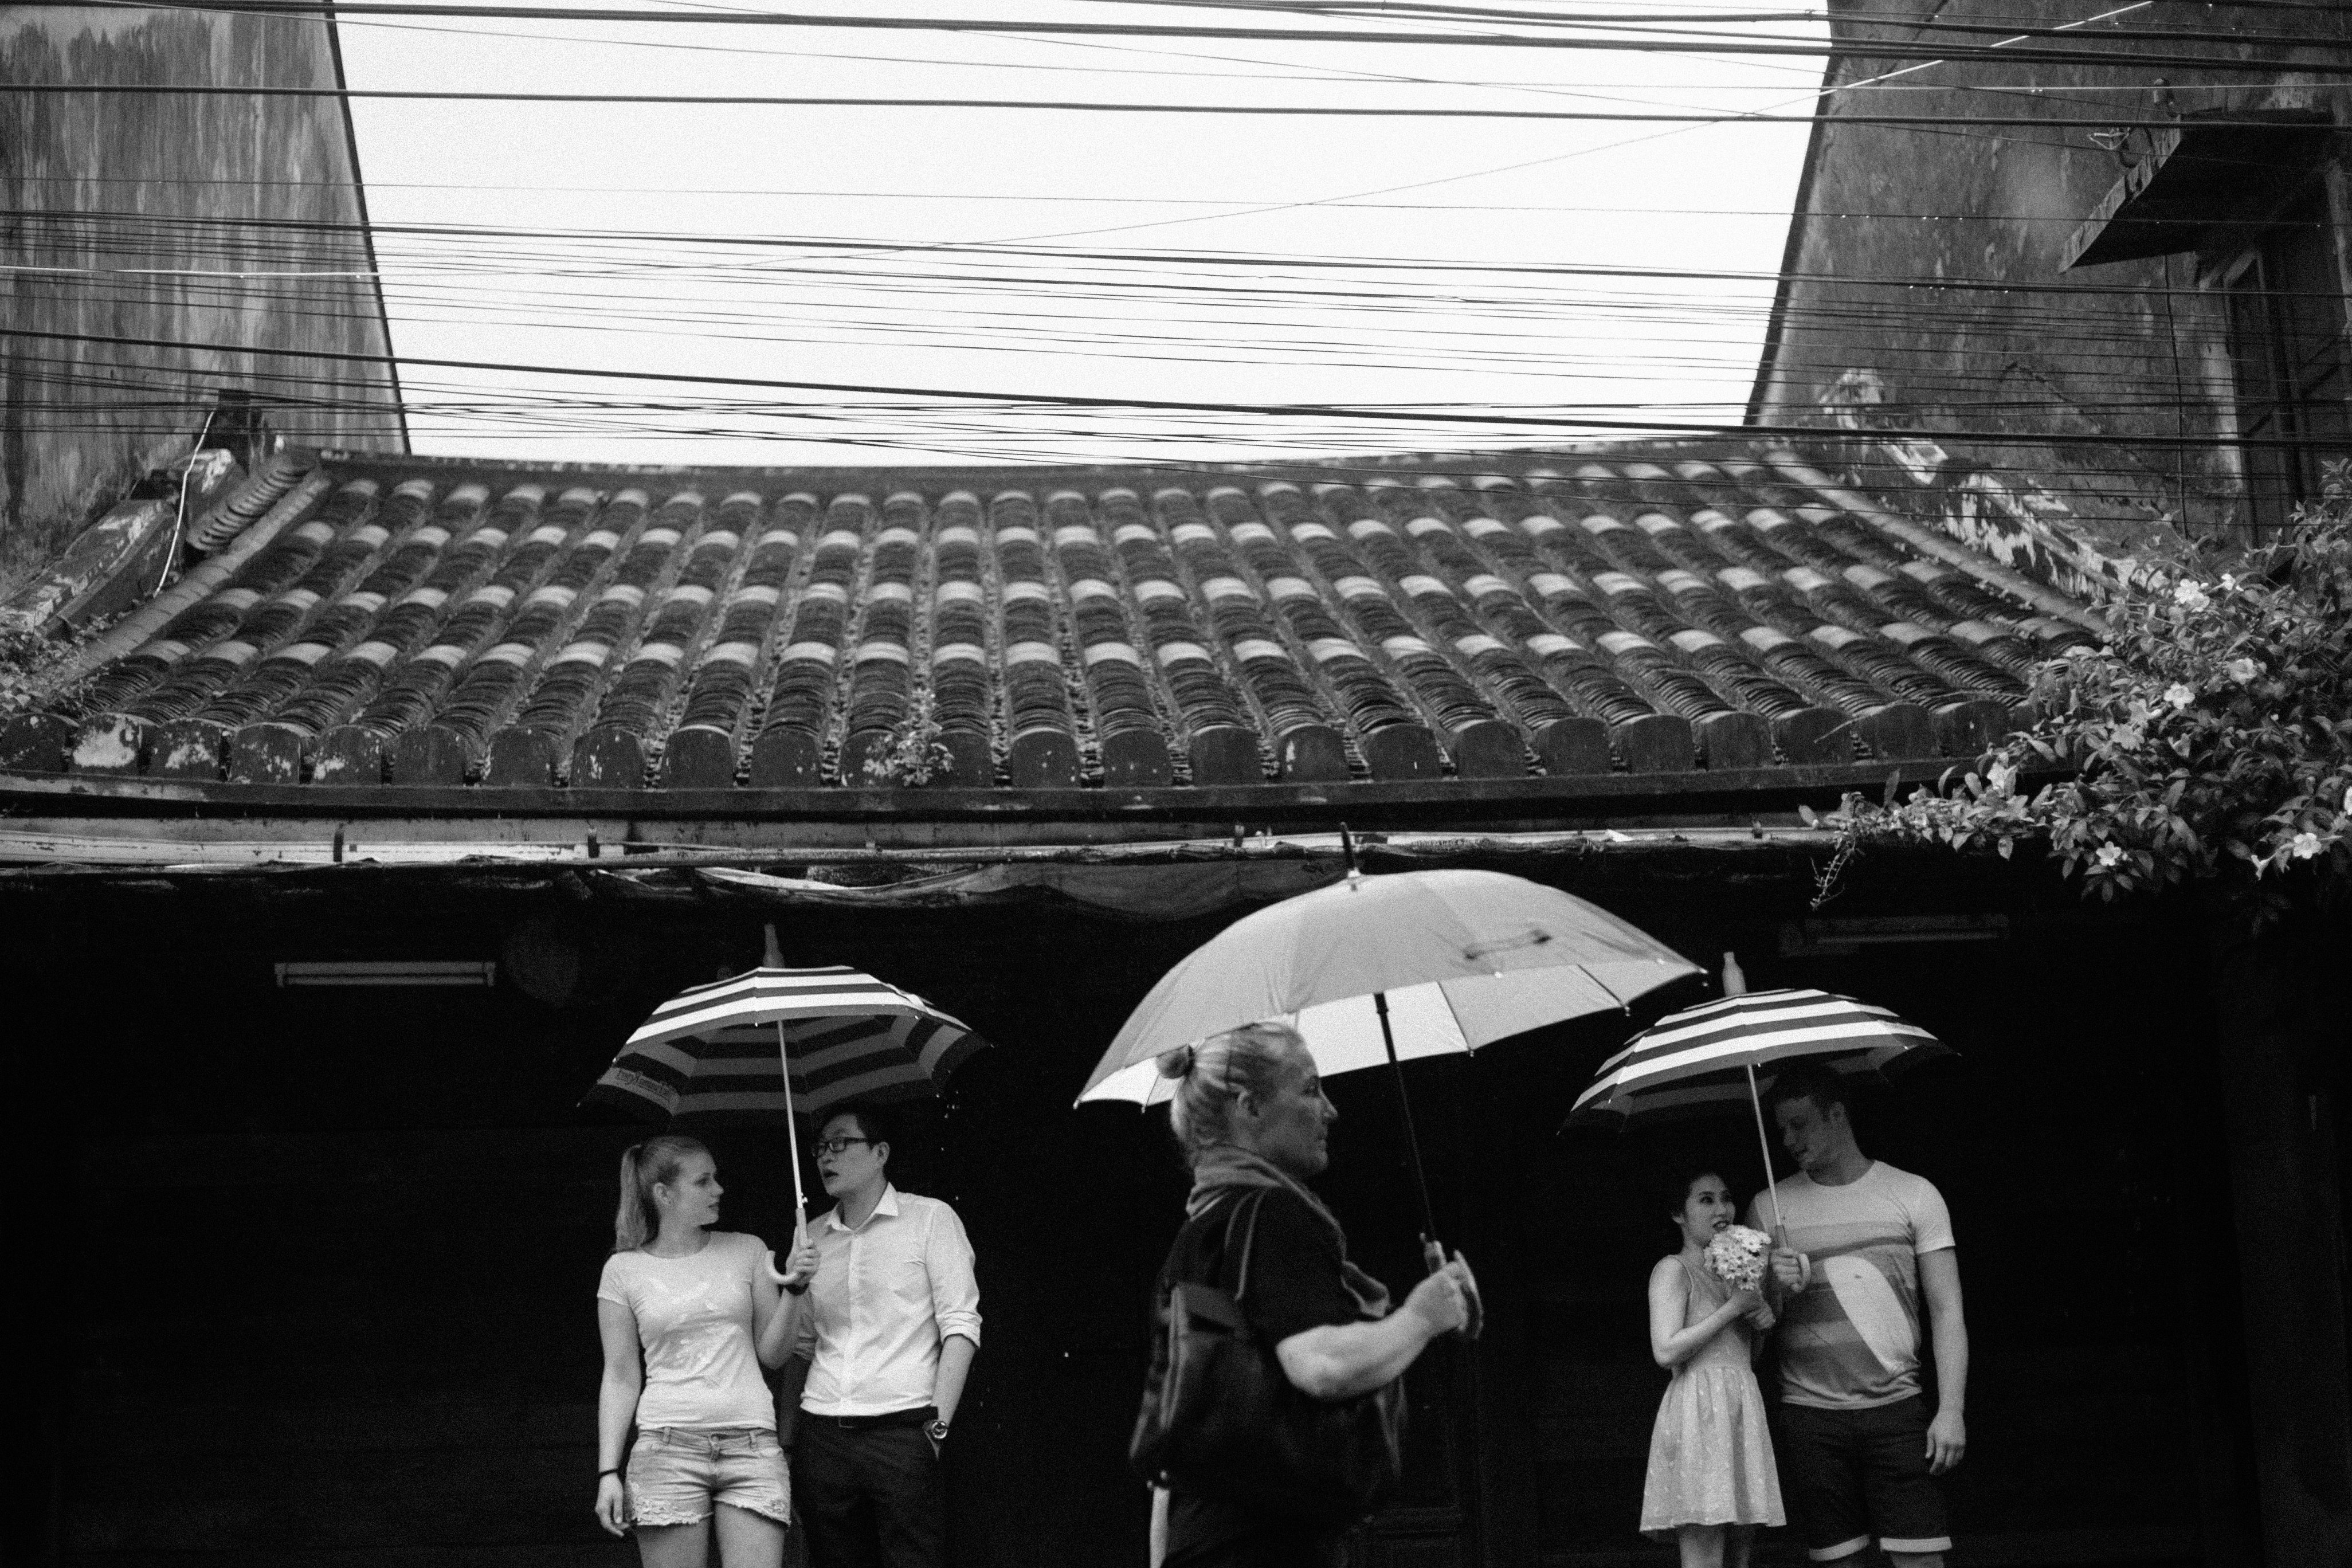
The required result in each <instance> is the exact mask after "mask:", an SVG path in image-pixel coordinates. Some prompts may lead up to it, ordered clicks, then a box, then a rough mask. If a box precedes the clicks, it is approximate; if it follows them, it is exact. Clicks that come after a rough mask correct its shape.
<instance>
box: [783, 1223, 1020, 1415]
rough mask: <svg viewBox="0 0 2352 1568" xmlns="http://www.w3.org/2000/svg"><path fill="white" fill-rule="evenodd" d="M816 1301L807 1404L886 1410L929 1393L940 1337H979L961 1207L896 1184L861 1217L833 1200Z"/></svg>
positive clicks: (807, 1341)
mask: <svg viewBox="0 0 2352 1568" xmlns="http://www.w3.org/2000/svg"><path fill="white" fill-rule="evenodd" d="M812 1239H813V1240H814V1242H815V1244H816V1253H817V1266H816V1278H815V1279H814V1280H813V1281H812V1282H811V1283H810V1285H809V1303H810V1305H811V1307H812V1308H813V1309H814V1310H812V1311H810V1312H809V1313H808V1314H807V1315H806V1316H805V1317H803V1319H802V1320H801V1334H800V1347H799V1348H800V1352H801V1353H802V1354H809V1353H810V1351H811V1348H812V1346H813V1347H814V1359H813V1361H812V1363H811V1365H810V1367H809V1376H808V1384H807V1386H806V1387H805V1388H804V1389H803V1392H802V1394H801V1408H802V1409H803V1410H807V1411H813V1412H814V1413H815V1414H816V1415H887V1414H888V1413H890V1412H891V1411H894V1410H919V1409H921V1408H922V1407H923V1406H924V1405H929V1403H931V1384H932V1382H933V1380H934V1378H935V1377H936V1376H937V1375H938V1373H939V1367H940V1345H941V1344H942V1343H943V1342H945V1341H946V1340H947V1338H948V1337H949V1336H950V1334H961V1335H962V1336H963V1337H964V1338H965V1339H968V1340H970V1341H971V1342H972V1343H973V1344H975V1345H976V1344H978V1343H980V1282H979V1281H978V1280H977V1279H973V1277H972V1272H971V1241H969V1240H968V1239H966V1237H965V1236H964V1233H963V1221H961V1220H960V1219H958V1218H957V1217H956V1212H955V1210H953V1209H951V1208H950V1207H948V1205H945V1204H943V1203H941V1202H940V1201H939V1199H937V1198H926V1197H919V1196H917V1195H916V1194H913V1193H902V1192H900V1191H899V1190H898V1188H896V1187H890V1186H886V1187H884V1188H883V1189H882V1201H881V1202H880V1203H878V1204H877V1205H874V1212H873V1213H872V1214H870V1215H866V1223H865V1224H864V1225H861V1226H856V1227H854V1228H853V1227H852V1226H846V1225H844V1224H843V1223H842V1219H841V1210H840V1209H839V1208H838V1207H836V1208H835V1209H834V1210H833V1212H832V1213H830V1214H828V1215H825V1216H824V1218H823V1219H821V1220H819V1221H817V1223H816V1226H815V1229H814V1232H813V1235H812Z"/></svg>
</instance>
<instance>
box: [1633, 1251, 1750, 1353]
mask: <svg viewBox="0 0 2352 1568" xmlns="http://www.w3.org/2000/svg"><path fill="white" fill-rule="evenodd" d="M1684 1299H1685V1286H1684V1284H1683V1266H1682V1265H1681V1264H1680V1263H1678V1262H1676V1261H1675V1259H1674V1258H1659V1259H1658V1266H1657V1267H1656V1268H1653V1269H1651V1270H1650V1359H1651V1360H1652V1361H1654V1362H1656V1363H1658V1364H1659V1365H1660V1366H1662V1367H1664V1368H1666V1369H1667V1370H1668V1371H1672V1370H1673V1369H1674V1368H1675V1367H1678V1366H1680V1365H1682V1363H1685V1362H1686V1361H1688V1360H1690V1358H1691V1357H1693V1356H1695V1355H1696V1354H1697V1353H1698V1352H1700V1351H1701V1350H1702V1349H1703V1348H1705V1346H1706V1342H1707V1341H1709V1340H1711V1339H1713V1338H1715V1336H1716V1335H1717V1334H1719V1333H1721V1332H1722V1331H1723V1330H1724V1327H1725V1325H1726V1324H1727V1323H1729V1322H1730V1321H1731V1320H1732V1319H1734V1318H1737V1317H1738V1316H1739V1315H1740V1314H1742V1313H1743V1312H1748V1311H1751V1310H1754V1309H1755V1307H1756V1305H1757V1304H1758V1302H1759V1301H1760V1300H1762V1298H1761V1297H1759V1295H1757V1293H1756V1292H1755V1291H1753V1290H1735V1291H1733V1292H1732V1295H1731V1300H1728V1301H1726V1302H1725V1303H1724V1304H1723V1305H1722V1306H1720V1307H1717V1309H1716V1310H1714V1311H1712V1312H1709V1313H1708V1314H1707V1315H1706V1317H1704V1318H1701V1319H1700V1320H1699V1321H1697V1322H1696V1323H1693V1324H1691V1325H1690V1326H1689V1327H1688V1328H1685V1327H1684V1326H1683V1303H1684Z"/></svg>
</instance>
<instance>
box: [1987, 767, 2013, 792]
mask: <svg viewBox="0 0 2352 1568" xmlns="http://www.w3.org/2000/svg"><path fill="white" fill-rule="evenodd" d="M1985 783H1986V784H1989V785H1990V786H1991V789H1992V791H1993V793H1994V794H1996V795H2007V794H2009V793H2010V792H2011V790H2013V789H2015V788H2016V787H2017V770H2016V769H2015V768H2014V767H2012V766H2011V765H2010V764H2009V763H1993V765H1992V766H1991V767H1990V769H1989V770H1987V772H1986V775H1985Z"/></svg>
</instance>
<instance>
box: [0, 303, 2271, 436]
mask: <svg viewBox="0 0 2352 1568" xmlns="http://www.w3.org/2000/svg"><path fill="white" fill-rule="evenodd" d="M0 338H14V339H21V340H28V341H36V342H84V343H100V344H106V345H109V346H112V347H122V348H147V349H161V350H168V351H173V352H177V353H219V354H232V355H235V354H255V355H260V356H263V357H267V358H273V359H290V360H301V361H316V362H320V363H337V364H379V365H386V366H392V365H404V366H420V367H425V368H429V369H436V370H464V371H488V372H493V373H497V374H511V375H541V376H562V377H566V378H573V379H583V380H599V381H628V382H663V383H668V384H677V385H691V386H729V387H739V388H744V389H751V390H759V391H769V392H818V393H850V394H855V395H861V396H883V397H924V398H938V399H946V400H952V401H960V402H973V403H993V404H1013V405H1031V406H1037V407H1053V408H1077V409H1141V410H1150V411H1171V412H1180V413H1197V414H1235V415H1245V416H1254V417H1275V418H1283V417H1290V418H1296V417H1302V416H1308V417H1332V418H1341V419H1361V420H1368V421H1382V422H1386V421H1396V422H1402V423H1412V424H1442V425H1455V424H1462V425H1482V426H1495V425H1503V426H1528V427H1533V428H1540V429H1567V430H1612V431H1637V432H1640V433H1643V434H1658V433H1672V434H1677V435H1696V436H1727V437H1751V438H1752V437H1757V436H1790V437H1819V436H1821V435H1822V434H1823V432H1822V430H1821V429H1820V428H1819V427H1818V426H1776V425H1762V424H1752V425H1743V424H1683V423H1669V422H1664V421H1654V420H1645V421H1629V420H1604V419H1571V418H1555V417H1549V416H1539V415H1522V414H1513V413H1509V412H1507V411H1499V412H1485V413H1477V414H1468V413H1458V412H1454V411H1452V410H1450V409H1428V408H1420V409H1402V408H1391V407H1387V406H1366V405H1347V404H1266V403H1235V402H1225V401H1197V400H1191V399H1178V398H1138V397H1101V396H1080V395H1070V394H1055V393H1014V392H996V391H986V392H983V391H975V390H971V389H966V388H951V387H924V386H888V385H876V384H867V383H854V382H829V381H796V380H784V379H781V378H771V377H764V376H735V375H711V374H698V373H691V372H671V371H646V370H621V369H598V368H594V367H591V366H583V365H551V364H527V363H510V362H502V361H493V360H462V359H441V358H432V357H425V356H419V355H398V356H395V355H392V354H373V353H350V352H343V351H337V350H329V349H278V348H262V347H257V346H254V345H250V344H234V343H211V342H187V341H184V340H174V339H170V338H141V337H131V336H123V335H115V334H110V333H96V332H39V331H26V330H23V329H19V328H14V327H0ZM1903 435H1904V436H1906V437H1913V438H1927V439H1937V438H1946V439H1954V440H1969V441H1972V442H1979V443H1985V442H1990V443H1992V444H1996V445H2000V444H2007V445H2021V444H2022V445H2032V446H2047V445H2049V444H2050V443H2051V440H2052V437H2050V436H2049V435H2048V434H2047V433H2036V434H2034V435H2032V436H2004V435H2000V434H1994V433H1988V432H1985V431H1981V430H1937V429H1919V430H1906V431H1905V432H1903ZM1874 438H1877V437H1874ZM2065 439H2066V443H2067V444H2068V445H2081V446H2131V447H2150V446H2160V445H2166V444H2168V442H2167V440H2166V438H2164V437H2122V436H2112V437H2111V436H2095V435H2084V436H2069V437H2066V438H2065ZM2194 444H2195V445H2198V446H2200V447H2202V446H2206V445H2209V444H2210V443H2206V442H2201V441H2200V442H2197V443H2194ZM2235 444H2236V445H2239V446H2242V447H2282V448H2291V449H2301V448H2302V447H2303V446H2304V445H2305V443H2301V442H2298V441H2294V440H2291V439H2286V438H2273V439H2247V438H2242V439H2240V440H2239V441H2237V442H2236V443H2235Z"/></svg>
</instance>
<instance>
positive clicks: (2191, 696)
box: [2164, 680, 2197, 708]
mask: <svg viewBox="0 0 2352 1568" xmlns="http://www.w3.org/2000/svg"><path fill="white" fill-rule="evenodd" d="M2164 700H2166V701H2167V702H2169V703H2171V704H2172V705H2173V706H2174V707H2175V708H2186V707H2188V706H2189V704H2190V703H2191V702H2194V701H2196V700H2197V693H2195V692H2194V691H2191V690H2190V689H2189V688H2188V687H2186V686H2183V685H2182V684H2181V683H2180V682H2179V681H2177V680H2176V681H2174V682H2173V683H2172V684H2171V685H2169V686H2168V687H2166V688H2165V689H2164Z"/></svg>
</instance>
